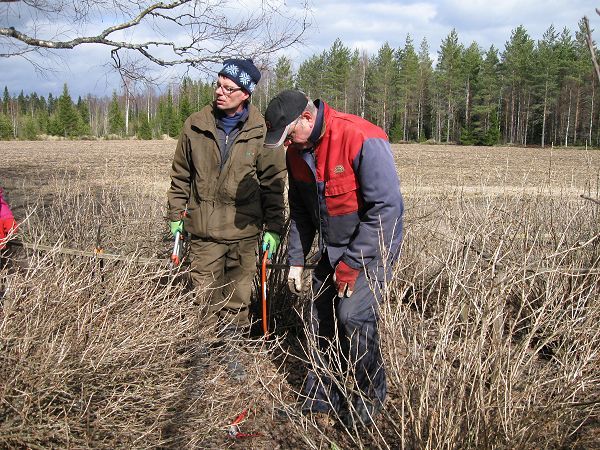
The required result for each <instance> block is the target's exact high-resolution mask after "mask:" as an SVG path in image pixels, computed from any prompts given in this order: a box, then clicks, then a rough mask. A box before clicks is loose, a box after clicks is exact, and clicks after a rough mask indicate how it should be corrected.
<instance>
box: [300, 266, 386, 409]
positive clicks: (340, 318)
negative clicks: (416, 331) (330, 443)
mask: <svg viewBox="0 0 600 450" xmlns="http://www.w3.org/2000/svg"><path fill="white" fill-rule="evenodd" d="M375 265H376V264H375ZM333 272H334V269H333V267H331V264H330V263H329V260H328V258H327V255H324V256H323V257H322V258H321V260H320V262H319V264H318V266H317V268H316V269H315V271H314V272H313V279H312V289H313V293H312V295H313V299H312V304H311V323H310V335H309V336H308V339H309V342H311V344H312V345H309V347H310V348H311V349H312V352H311V356H312V361H313V367H312V368H311V370H310V371H309V373H308V376H307V380H306V384H305V394H306V399H305V401H304V404H303V409H304V410H309V411H312V412H335V413H337V414H340V413H342V412H343V411H344V410H347V409H349V408H350V406H349V405H348V402H352V403H353V406H354V408H356V406H357V404H358V403H359V402H370V403H371V404H373V405H376V404H378V405H382V404H383V401H384V400H385V397H386V394H387V384H386V376H385V369H384V365H383V359H382V357H381V351H380V348H379V332H378V329H377V320H378V304H379V302H380V301H381V298H382V291H383V287H384V284H383V283H384V281H383V280H384V278H383V276H382V272H383V270H379V275H378V276H377V275H376V273H371V272H369V276H366V271H365V269H364V268H363V269H362V270H361V271H360V274H359V276H358V279H357V280H356V284H355V286H354V291H353V293H352V295H351V296H350V297H344V298H339V297H337V290H336V289H335V286H334V284H333ZM388 279H389V278H388Z"/></svg>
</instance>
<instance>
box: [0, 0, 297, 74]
mask: <svg viewBox="0 0 600 450" xmlns="http://www.w3.org/2000/svg"><path fill="white" fill-rule="evenodd" d="M108 9H110V11H111V13H110V14H107V10H108ZM20 16H30V17H33V18H34V19H33V20H31V21H26V22H22V21H20V20H19V17H20ZM98 17H100V18H102V19H103V20H102V21H98V19H97V18H98ZM1 20H2V21H3V22H4V24H3V25H2V26H0V42H4V43H5V44H6V45H5V46H4V50H3V52H2V55H1V56H4V57H16V56H25V55H26V54H27V53H29V52H32V51H33V52H43V51H46V52H50V54H56V53H54V52H55V51H61V50H69V49H74V48H76V47H80V46H84V45H89V44H99V45H102V46H105V47H106V48H107V49H110V56H111V59H112V61H113V65H114V67H115V68H116V69H118V70H119V71H120V73H121V74H122V75H123V76H124V77H127V78H133V79H138V78H144V77H148V73H147V72H148V67H146V66H144V65H141V64H140V61H146V62H149V63H152V64H154V65H157V66H162V67H170V66H187V67H195V68H198V69H201V70H209V69H211V67H212V65H213V64H215V63H221V62H222V61H223V59H225V58H227V57H231V56H239V55H243V56H246V57H254V58H255V59H259V60H260V59H264V58H266V57H268V56H269V55H271V54H273V53H275V52H277V51H279V50H282V49H285V48H287V47H290V46H293V45H296V44H298V43H300V42H301V40H302V38H303V35H304V33H305V31H306V30H307V29H308V27H309V22H308V6H307V5H306V4H302V5H300V7H299V8H281V7H279V4H278V3H276V2H272V1H270V0H268V1H264V2H261V3H259V4H258V6H256V7H254V8H247V7H245V5H240V4H238V3H236V2H230V1H220V2H216V1H214V0H208V1H204V2H196V1H193V0H173V1H170V2H156V1H152V0H149V1H148V0H140V1H135V2H130V1H128V0H127V1H121V0H119V1H115V2H110V5H106V4H105V3H104V1H103V0H93V1H88V2H79V1H73V2H72V3H71V2H68V1H67V2H60V3H46V2H20V3H18V4H17V5H14V6H12V7H9V9H8V10H7V12H6V14H5V15H3V18H2V19H1ZM39 22H44V26H40V25H39ZM97 23H103V24H106V23H110V24H111V25H110V26H106V27H105V28H103V29H99V30H96V28H97V27H96V26H95V25H96V24H97ZM87 25H90V26H89V27H87ZM84 29H85V30H86V32H83V31H82V30H84ZM45 54H46V53H42V55H45ZM30 60H32V61H35V59H34V58H31V59H30Z"/></svg>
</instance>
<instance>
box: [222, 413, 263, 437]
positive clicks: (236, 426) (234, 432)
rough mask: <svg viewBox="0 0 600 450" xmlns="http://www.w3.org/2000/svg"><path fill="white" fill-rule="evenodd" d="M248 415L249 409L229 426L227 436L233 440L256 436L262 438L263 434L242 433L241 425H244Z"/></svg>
mask: <svg viewBox="0 0 600 450" xmlns="http://www.w3.org/2000/svg"><path fill="white" fill-rule="evenodd" d="M247 415H248V409H244V410H243V411H242V412H241V413H240V414H239V415H238V416H237V417H236V418H235V419H234V421H233V422H231V423H230V424H229V429H228V431H227V435H228V436H229V437H230V438H232V439H239V438H247V437H255V436H261V433H242V432H241V431H240V424H241V423H242V421H243V420H244V419H245V418H246V416H247Z"/></svg>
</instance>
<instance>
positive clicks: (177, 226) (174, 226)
mask: <svg viewBox="0 0 600 450" xmlns="http://www.w3.org/2000/svg"><path fill="white" fill-rule="evenodd" d="M169 227H170V228H171V234H172V235H173V236H175V234H177V232H180V233H183V220H174V221H172V222H169Z"/></svg>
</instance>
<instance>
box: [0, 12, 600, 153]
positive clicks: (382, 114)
mask: <svg viewBox="0 0 600 450" xmlns="http://www.w3.org/2000/svg"><path fill="white" fill-rule="evenodd" d="M432 54H435V53H432V51H431V48H430V44H429V43H428V41H427V39H423V40H422V41H421V42H420V43H416V42H414V41H413V39H412V38H411V36H410V35H408V36H407V37H406V39H405V43H404V45H403V46H402V47H401V48H392V47H391V46H390V45H389V44H387V43H386V44H384V45H383V46H382V47H381V48H379V50H378V51H377V52H376V54H372V55H370V54H367V53H366V52H360V51H358V50H353V49H351V48H349V47H347V46H346V45H345V44H344V43H343V42H342V41H341V40H340V39H337V40H336V41H335V42H333V44H332V45H331V47H330V48H329V49H327V50H326V51H323V52H322V53H321V54H316V55H313V56H311V57H309V58H308V59H306V60H304V61H303V62H302V63H301V64H300V65H299V67H298V68H297V70H294V69H293V65H294V64H293V61H291V60H290V59H289V58H287V57H280V58H279V60H277V62H276V64H275V66H274V67H271V68H266V69H264V70H263V77H262V80H261V82H260V83H259V86H258V88H257V90H256V91H255V92H254V94H253V95H252V102H253V104H254V105H256V106H258V107H259V108H260V109H261V110H263V111H264V109H265V108H266V105H267V103H268V101H269V99H270V98H271V97H273V96H274V95H275V94H277V93H278V92H279V91H281V90H283V89H288V88H298V89H300V90H302V91H304V92H306V93H307V94H308V95H309V96H310V97H311V98H320V99H323V100H324V101H326V102H327V103H329V104H330V105H331V106H333V107H334V108H336V109H338V110H340V111H345V112H349V113H353V114H357V115H359V116H362V117H364V118H366V119H368V120H370V121H372V122H373V123H376V124H377V125H379V126H381V127H382V128H383V129H384V130H385V131H386V133H388V135H389V137H390V140H391V141H392V142H436V143H455V144H463V145H496V144H506V145H517V146H529V145H532V146H541V147H546V146H600V123H599V120H600V117H599V116H600V99H599V98H598V90H599V89H598V86H597V81H596V80H595V78H594V67H593V64H592V61H591V58H590V52H589V48H588V45H587V42H586V40H585V32H584V25H583V21H582V22H581V23H580V24H579V27H578V30H577V31H576V32H575V33H573V32H572V31H570V30H569V29H567V28H564V29H562V30H558V29H556V28H555V27H554V26H550V27H549V28H548V29H547V30H546V31H545V33H544V34H543V36H542V38H541V39H540V40H538V41H537V42H536V41H535V40H534V39H532V38H531V37H530V35H529V33H528V32H527V30H526V29H525V28H524V27H522V26H519V27H517V28H516V29H514V30H512V32H511V34H510V36H509V37H508V39H507V40H506V43H505V45H504V48H503V49H497V48H495V47H494V46H491V47H490V48H488V49H483V48H481V47H480V46H479V45H478V44H477V43H476V42H472V43H471V44H469V45H465V44H463V43H461V42H460V39H459V36H458V34H457V33H456V31H455V30H452V31H451V32H450V33H449V34H448V36H447V37H446V38H445V39H443V40H442V42H441V43H440V45H439V49H438V50H437V55H436V57H435V58H432V56H431V55H432ZM434 60H435V62H434ZM212 83H213V81H212V80H209V81H206V80H203V81H196V80H192V79H190V78H187V77H186V78H183V79H182V80H181V81H180V82H179V83H177V84H171V85H170V86H169V87H168V88H167V89H165V90H164V92H161V93H157V92H158V91H159V90H158V88H157V87H156V86H155V87H148V86H143V87H140V86H121V87H119V88H118V89H115V91H114V92H113V95H112V98H104V97H102V98H98V97H95V96H93V95H88V96H86V97H85V98H81V97H79V98H78V99H76V100H73V99H72V98H71V95H70V94H69V87H68V85H67V84H65V85H64V88H63V91H62V93H60V94H59V93H55V94H52V93H49V94H47V97H44V96H43V95H40V93H31V94H27V95H26V94H24V93H23V92H22V91H21V92H20V93H19V94H15V93H11V87H10V86H5V87H4V93H3V95H2V98H1V101H0V139H4V140H7V139H24V140H33V139H44V138H49V137H50V136H57V137H62V138H72V139H96V138H112V139H121V138H132V137H136V138H137V139H160V138H163V137H164V136H171V137H176V136H177V135H178V133H179V130H180V128H181V126H182V124H183V121H184V120H185V118H186V117H187V116H188V115H189V114H190V113H192V112H193V111H196V110H199V109H200V108H202V107H203V106H204V105H207V104H209V103H210V102H211V100H212V95H213V87H212Z"/></svg>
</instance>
